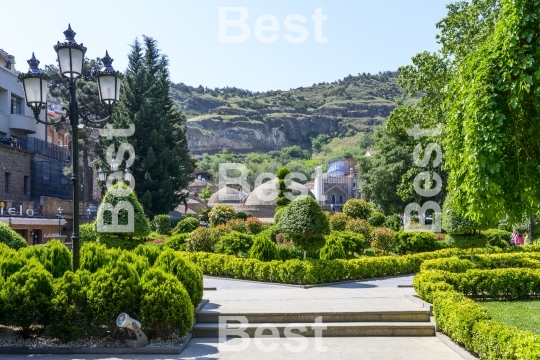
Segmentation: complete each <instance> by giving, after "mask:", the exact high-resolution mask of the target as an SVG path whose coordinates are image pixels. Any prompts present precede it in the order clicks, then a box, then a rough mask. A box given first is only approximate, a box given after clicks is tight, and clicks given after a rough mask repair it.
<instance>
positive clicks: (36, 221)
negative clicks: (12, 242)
mask: <svg viewBox="0 0 540 360" xmlns="http://www.w3.org/2000/svg"><path fill="white" fill-rule="evenodd" d="M10 219H11V224H13V225H34V226H39V225H58V224H60V225H66V220H64V219H44V218H31V217H0V221H2V222H3V223H5V224H9V223H10ZM58 220H60V222H58Z"/></svg>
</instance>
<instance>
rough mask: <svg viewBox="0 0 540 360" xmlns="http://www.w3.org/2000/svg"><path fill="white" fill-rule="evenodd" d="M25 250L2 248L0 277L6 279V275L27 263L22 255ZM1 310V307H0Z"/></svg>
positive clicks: (11, 273)
mask: <svg viewBox="0 0 540 360" xmlns="http://www.w3.org/2000/svg"><path fill="white" fill-rule="evenodd" d="M34 247H36V248H37V246H29V247H28V248H25V249H24V250H26V249H32V248H34ZM25 253H26V251H25V252H21V251H15V250H13V249H11V248H9V251H7V250H3V252H2V253H1V254H0V255H1V257H0V277H1V278H2V279H4V280H7V278H8V277H10V276H11V275H13V274H15V273H16V272H17V271H19V270H21V269H22V268H23V267H24V266H25V265H26V264H27V263H28V259H27V258H26V257H25V256H24V254H25ZM0 310H1V309H0Z"/></svg>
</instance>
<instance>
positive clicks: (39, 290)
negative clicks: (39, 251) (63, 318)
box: [0, 259, 53, 339]
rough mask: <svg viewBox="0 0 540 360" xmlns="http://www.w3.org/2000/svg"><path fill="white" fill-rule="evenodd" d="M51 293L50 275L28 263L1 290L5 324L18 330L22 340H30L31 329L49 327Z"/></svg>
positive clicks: (38, 264) (35, 263) (35, 265)
mask: <svg viewBox="0 0 540 360" xmlns="http://www.w3.org/2000/svg"><path fill="white" fill-rule="evenodd" d="M52 291H53V278H52V275H51V274H50V273H49V272H48V271H47V270H45V268H44V267H43V265H41V264H40V263H39V262H38V261H37V260H35V259H32V260H29V261H28V263H27V264H26V265H25V266H24V267H23V268H22V269H20V270H19V271H17V272H16V273H14V274H13V275H11V276H10V277H9V278H8V279H7V280H6V282H5V283H4V285H3V286H2V291H1V292H0V297H1V298H2V303H3V305H4V309H3V311H4V313H5V318H6V323H7V324H9V325H14V326H19V327H21V328H22V336H23V338H25V339H27V338H29V337H30V326H31V325H37V324H39V325H47V324H48V320H49V318H48V311H49V307H50V303H51V295H52Z"/></svg>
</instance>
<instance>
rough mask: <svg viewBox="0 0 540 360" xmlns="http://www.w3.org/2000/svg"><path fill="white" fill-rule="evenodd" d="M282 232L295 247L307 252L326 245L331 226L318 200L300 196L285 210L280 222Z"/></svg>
mask: <svg viewBox="0 0 540 360" xmlns="http://www.w3.org/2000/svg"><path fill="white" fill-rule="evenodd" d="M279 228H280V231H282V232H284V233H285V234H287V237H288V238H290V239H291V240H292V242H293V243H294V245H295V246H298V247H300V248H302V249H303V250H304V258H305V254H306V251H308V250H311V249H318V248H320V247H321V246H323V245H324V241H325V239H324V235H326V234H329V233H330V224H329V223H328V218H327V217H326V215H325V214H324V212H323V210H322V208H321V206H320V205H319V203H318V202H317V200H315V199H313V198H312V197H310V196H308V195H300V196H298V197H297V198H296V199H295V200H294V201H292V202H291V203H290V204H289V205H288V206H287V207H286V208H285V210H284V214H283V216H282V218H281V220H280V221H279Z"/></svg>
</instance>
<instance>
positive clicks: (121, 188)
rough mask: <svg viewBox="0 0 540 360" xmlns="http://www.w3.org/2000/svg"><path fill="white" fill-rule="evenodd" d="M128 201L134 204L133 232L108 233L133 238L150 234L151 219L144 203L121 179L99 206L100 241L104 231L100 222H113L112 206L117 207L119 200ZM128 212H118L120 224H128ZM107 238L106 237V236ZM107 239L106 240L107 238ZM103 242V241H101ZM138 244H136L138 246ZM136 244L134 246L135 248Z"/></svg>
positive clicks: (98, 229)
mask: <svg viewBox="0 0 540 360" xmlns="http://www.w3.org/2000/svg"><path fill="white" fill-rule="evenodd" d="M121 201H126V202H128V203H130V204H131V205H132V206H133V220H134V224H133V232H132V233H125V235H119V233H107V234H108V235H115V234H116V235H115V236H116V237H117V238H125V239H128V240H131V238H133V237H146V236H148V234H150V231H151V230H150V221H148V218H147V217H146V215H145V213H144V211H143V208H142V205H141V203H140V202H139V200H138V199H137V196H136V194H135V192H134V191H132V190H131V189H130V188H129V187H128V186H127V185H126V184H125V183H124V182H123V181H119V182H117V183H116V184H114V185H113V186H112V187H110V188H109V189H108V190H107V192H106V193H105V196H104V197H103V199H102V200H101V205H100V206H99V209H98V212H97V217H96V218H97V220H96V222H97V224H98V226H97V231H98V232H99V233H100V241H101V237H102V235H104V234H105V233H104V232H101V231H100V226H99V224H104V225H107V224H109V225H110V224H112V211H111V210H110V206H113V207H115V206H116V205H117V204H118V203H119V202H121ZM128 221H129V219H128V212H127V211H126V210H121V211H119V212H118V225H127V224H128ZM104 238H105V237H104ZM105 241H106V240H105ZM101 242H103V241H101ZM137 245H138V244H136V245H135V246H137ZM135 246H133V247H132V249H133V248H135Z"/></svg>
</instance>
